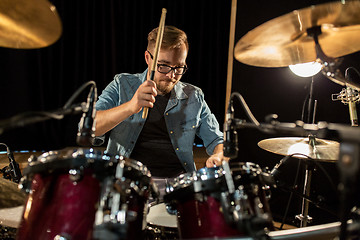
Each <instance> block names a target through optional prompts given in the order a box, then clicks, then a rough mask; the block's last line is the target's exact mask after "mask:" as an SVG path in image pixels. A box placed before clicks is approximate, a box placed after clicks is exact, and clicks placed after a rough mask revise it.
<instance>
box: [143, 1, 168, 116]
mask: <svg viewBox="0 0 360 240" xmlns="http://www.w3.org/2000/svg"><path fill="white" fill-rule="evenodd" d="M165 16H166V8H163V9H162V13H161V18H160V24H159V29H158V33H157V36H156V44H155V52H154V59H153V62H152V65H151V70H150V80H154V76H155V71H156V67H157V66H156V65H157V60H158V55H159V52H160V46H161V42H162V39H163V35H164V27H165ZM148 112H149V108H148V107H144V110H143V113H142V118H147V115H148Z"/></svg>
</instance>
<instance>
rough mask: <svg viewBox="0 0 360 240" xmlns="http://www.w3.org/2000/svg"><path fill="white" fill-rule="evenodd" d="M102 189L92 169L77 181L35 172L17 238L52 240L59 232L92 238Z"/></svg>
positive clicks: (19, 239) (62, 175)
mask: <svg viewBox="0 0 360 240" xmlns="http://www.w3.org/2000/svg"><path fill="white" fill-rule="evenodd" d="M99 192H100V185H99V181H98V180H97V179H96V178H95V177H94V176H93V173H92V170H91V169H86V170H85V171H84V176H83V178H82V179H81V180H80V181H78V182H74V181H72V180H71V179H70V178H69V175H68V174H55V173H53V174H51V175H44V176H43V175H40V174H36V175H35V176H34V178H33V181H32V188H31V193H30V195H29V197H28V200H27V202H26V205H25V209H24V215H23V218H22V222H21V224H20V226H19V229H18V233H17V239H18V240H32V239H34V240H38V239H42V240H53V239H54V237H56V236H57V235H60V236H63V237H69V236H70V237H71V239H91V238H92V229H93V224H94V219H95V211H96V204H97V202H98V198H99Z"/></svg>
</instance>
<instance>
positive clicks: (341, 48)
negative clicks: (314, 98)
mask: <svg viewBox="0 0 360 240" xmlns="http://www.w3.org/2000/svg"><path fill="white" fill-rule="evenodd" d="M359 11H360V1H346V2H345V1H337V2H330V3H324V4H319V5H314V6H311V7H308V8H303V9H300V10H295V11H292V12H290V13H288V14H285V15H282V16H280V17H277V18H275V19H272V20H270V21H267V22H265V23H263V24H261V25H260V26H258V27H256V28H254V29H253V30H251V31H249V32H248V33H247V34H245V35H244V36H243V37H242V38H241V39H240V40H239V41H238V42H237V43H236V46H235V54H234V56H235V58H236V59H237V60H238V61H240V62H242V63H245V64H248V65H253V66H258V67H285V66H289V65H293V64H297V63H306V62H313V61H315V60H316V58H317V56H316V51H315V42H314V39H313V38H312V37H311V36H308V34H307V31H306V30H307V29H308V28H311V27H315V26H320V27H321V31H322V33H321V34H320V35H319V36H318V39H319V44H320V47H321V48H322V50H323V51H324V53H325V54H326V55H327V56H329V57H332V58H337V57H340V56H344V55H347V54H350V53H354V52H357V51H359V50H360V41H359V34H360V14H358V13H359Z"/></svg>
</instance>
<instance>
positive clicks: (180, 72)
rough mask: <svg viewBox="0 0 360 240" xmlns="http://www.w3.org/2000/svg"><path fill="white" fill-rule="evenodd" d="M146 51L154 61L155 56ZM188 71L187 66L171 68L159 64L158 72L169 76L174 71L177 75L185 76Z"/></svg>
mask: <svg viewBox="0 0 360 240" xmlns="http://www.w3.org/2000/svg"><path fill="white" fill-rule="evenodd" d="M146 51H147V52H148V53H149V54H150V57H151V59H154V57H153V55H152V54H151V53H150V52H149V51H148V50H146ZM186 70H188V68H187V66H186V65H185V66H182V67H171V66H169V65H167V64H157V71H158V72H159V73H163V74H167V73H169V72H171V71H174V74H175V75H184V74H185V72H186Z"/></svg>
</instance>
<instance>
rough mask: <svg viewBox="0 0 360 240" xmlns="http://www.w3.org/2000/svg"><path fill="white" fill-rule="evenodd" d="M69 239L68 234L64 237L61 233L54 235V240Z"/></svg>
mask: <svg viewBox="0 0 360 240" xmlns="http://www.w3.org/2000/svg"><path fill="white" fill-rule="evenodd" d="M70 239H71V237H70V236H69V237H64V236H62V235H56V236H55V237H54V240H70Z"/></svg>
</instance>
